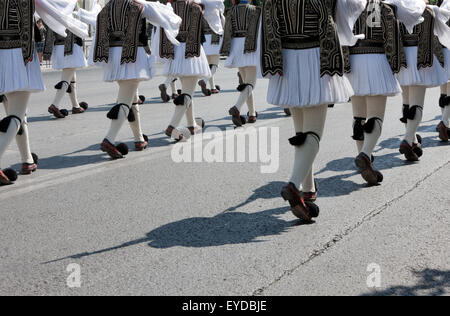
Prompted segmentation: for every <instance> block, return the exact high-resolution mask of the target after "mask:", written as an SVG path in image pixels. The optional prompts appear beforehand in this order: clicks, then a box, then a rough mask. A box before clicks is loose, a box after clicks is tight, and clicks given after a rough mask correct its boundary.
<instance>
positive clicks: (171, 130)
mask: <svg viewBox="0 0 450 316" xmlns="http://www.w3.org/2000/svg"><path fill="white" fill-rule="evenodd" d="M165 134H166V135H167V136H168V137H170V138H173V139H174V140H175V141H177V142H180V141H182V140H183V139H184V135H183V133H182V132H180V131H179V130H177V129H176V128H175V127H173V126H169V127H167V129H166V131H165Z"/></svg>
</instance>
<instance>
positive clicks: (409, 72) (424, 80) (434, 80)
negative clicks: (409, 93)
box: [397, 47, 449, 87]
mask: <svg viewBox="0 0 450 316" xmlns="http://www.w3.org/2000/svg"><path fill="white" fill-rule="evenodd" d="M417 51H418V48H417V47H405V54H406V62H407V65H408V68H403V69H402V70H401V71H400V73H399V74H398V75H397V78H398V81H399V82H400V84H401V85H402V86H403V87H408V86H426V87H438V86H442V85H443V84H444V83H446V82H448V78H449V76H448V73H447V72H446V71H445V69H444V68H442V66H441V64H440V63H439V60H438V59H437V57H436V56H434V62H433V66H432V67H427V68H422V69H420V70H419V69H417Z"/></svg>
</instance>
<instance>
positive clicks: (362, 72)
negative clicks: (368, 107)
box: [347, 54, 402, 97]
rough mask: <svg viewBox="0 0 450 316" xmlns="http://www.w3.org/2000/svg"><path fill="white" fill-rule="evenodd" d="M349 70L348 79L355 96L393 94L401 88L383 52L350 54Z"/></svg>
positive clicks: (398, 92)
mask: <svg viewBox="0 0 450 316" xmlns="http://www.w3.org/2000/svg"><path fill="white" fill-rule="evenodd" d="M350 65H351V72H350V73H349V74H347V77H348V79H349V80H350V83H351V85H352V87H353V90H354V91H355V96H360V97H362V96H381V95H383V96H394V95H397V94H400V93H402V88H401V86H400V84H399V82H398V80H397V78H396V77H395V75H394V74H393V72H392V68H391V66H390V65H389V62H388V59H387V57H386V55H384V54H356V55H350Z"/></svg>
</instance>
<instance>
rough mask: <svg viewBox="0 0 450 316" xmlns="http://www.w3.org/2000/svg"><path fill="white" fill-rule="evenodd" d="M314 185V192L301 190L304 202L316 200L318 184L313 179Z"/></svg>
mask: <svg viewBox="0 0 450 316" xmlns="http://www.w3.org/2000/svg"><path fill="white" fill-rule="evenodd" d="M314 187H315V189H316V191H315V192H301V195H302V197H303V200H304V201H305V202H315V201H317V198H318V196H319V185H318V184H317V181H315V180H314Z"/></svg>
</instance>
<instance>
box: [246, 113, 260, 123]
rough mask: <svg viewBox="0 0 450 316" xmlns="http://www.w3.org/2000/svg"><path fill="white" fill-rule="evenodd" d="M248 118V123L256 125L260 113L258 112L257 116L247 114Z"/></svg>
mask: <svg viewBox="0 0 450 316" xmlns="http://www.w3.org/2000/svg"><path fill="white" fill-rule="evenodd" d="M247 117H248V120H247V123H249V124H254V123H256V120H257V119H258V112H256V115H250V113H247Z"/></svg>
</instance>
